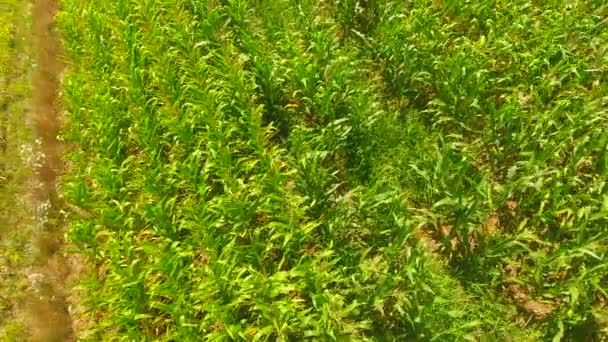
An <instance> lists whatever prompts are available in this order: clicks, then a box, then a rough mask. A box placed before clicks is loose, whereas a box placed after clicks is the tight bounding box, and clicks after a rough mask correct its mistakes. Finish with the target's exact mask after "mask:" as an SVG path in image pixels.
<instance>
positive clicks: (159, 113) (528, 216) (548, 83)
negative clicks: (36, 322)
mask: <svg viewBox="0 0 608 342" xmlns="http://www.w3.org/2000/svg"><path fill="white" fill-rule="evenodd" d="M607 10H608V9H607V7H606V6H604V5H602V4H601V3H600V2H597V3H594V2H586V3H585V4H562V3H554V4H551V5H544V4H543V5H539V4H537V5H534V4H530V3H528V2H516V3H511V2H509V3H506V2H489V1H488V2H475V3H470V2H466V3H465V2H460V1H458V2H445V3H444V2H441V1H438V2H433V3H432V4H430V3H425V2H409V3H401V2H389V1H379V0H377V1H373V0H368V1H351V0H348V1H342V0H335V1H330V2H321V1H313V0H280V1H212V0H209V1H185V0H178V1H146V0H118V1H115V2H107V1H98V0H92V1H89V2H86V3H84V2H82V1H76V0H64V1H63V12H62V13H61V15H60V17H59V21H60V24H61V28H62V32H63V36H64V42H65V50H66V52H67V58H68V60H69V61H70V65H69V70H68V73H67V74H66V76H65V79H64V84H63V97H64V106H65V109H66V110H67V112H68V118H69V123H70V124H69V127H68V129H67V130H66V131H65V133H64V139H65V140H66V141H67V142H68V143H70V144H72V145H73V146H74V148H73V152H72V153H71V154H70V160H71V163H72V171H71V173H69V175H68V176H66V177H65V182H64V191H65V194H66V197H67V198H68V199H69V200H70V201H71V202H72V203H73V204H74V205H76V206H79V207H81V208H82V209H84V211H85V212H86V213H87V215H84V216H86V218H85V217H83V215H81V214H82V210H79V211H78V212H74V213H72V225H71V228H70V231H69V237H70V238H71V240H72V241H74V242H75V243H77V244H78V246H79V247H80V251H81V253H83V254H84V255H86V256H88V258H89V259H90V261H91V262H93V263H94V264H95V265H97V269H98V272H97V276H96V277H95V278H94V279H88V280H86V281H85V282H83V286H84V287H85V288H86V289H87V290H88V292H89V293H90V294H91V295H90V297H89V299H88V300H89V306H90V309H91V312H90V314H91V316H92V317H95V327H93V328H94V329H95V330H96V331H97V334H98V335H99V336H100V337H103V338H106V339H112V338H113V337H118V336H120V337H123V338H126V339H129V340H141V339H159V340H196V339H200V338H201V336H204V338H205V339H206V340H225V339H232V340H275V339H280V340H301V339H319V340H408V339H410V340H418V339H422V340H427V339H428V340H431V339H438V340H460V339H475V340H476V339H490V340H493V339H499V340H502V339H508V338H514V339H523V338H529V339H534V338H547V339H551V338H555V339H556V340H559V339H560V337H567V338H570V339H573V338H584V339H593V338H599V337H600V336H602V335H605V334H606V315H607V314H608V313H607V311H606V309H605V307H604V303H605V301H606V300H607V299H608V298H606V297H607V293H606V290H605V289H606V288H607V287H608V284H607V282H608V267H607V266H606V265H607V263H606V243H607V241H608V233H607V232H606V230H605V227H606V224H607V223H608V222H607V218H608V216H606V213H607V212H608V193H607V190H606V188H605V180H606V175H607V167H608V165H607V164H608V159H607V158H606V149H607V143H608V135H607V134H606V133H605V132H606V128H608V127H607V126H608V121H607V118H608V115H607V114H608V113H607V112H606V104H607V103H606V101H607V98H606V96H605V94H606V93H607V92H606V91H607V89H606V82H605V81H606V80H605V78H606V71H607V70H606V65H607V64H606V62H608V54H607V53H608V50H606V46H607V44H606V42H608V30H607V28H606V21H605V20H603V18H605V16H606V14H607V13H606V11H607ZM79 213H80V214H79Z"/></svg>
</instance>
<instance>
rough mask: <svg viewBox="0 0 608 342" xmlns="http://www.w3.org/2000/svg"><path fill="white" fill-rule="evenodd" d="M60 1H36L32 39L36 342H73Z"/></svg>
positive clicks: (31, 308) (32, 307)
mask: <svg viewBox="0 0 608 342" xmlns="http://www.w3.org/2000/svg"><path fill="white" fill-rule="evenodd" d="M57 6H58V5H57V1H56V0H34V3H33V8H32V19H33V22H32V33H33V35H32V38H33V41H32V43H33V48H34V53H35V63H36V64H35V65H36V67H35V69H34V74H33V89H32V117H31V123H32V125H33V130H34V136H35V137H36V139H37V145H38V147H39V152H40V153H41V158H40V163H39V167H38V169H37V170H36V171H37V173H36V177H37V182H35V183H37V184H36V188H35V189H34V194H33V195H34V196H33V197H34V202H35V205H36V209H37V210H36V212H37V216H38V217H39V218H40V220H41V229H40V234H39V235H38V236H35V237H32V239H33V241H32V242H33V244H34V246H36V247H37V248H35V250H36V255H35V263H36V264H35V266H34V270H35V273H34V274H36V275H37V277H38V278H39V279H37V280H36V282H37V285H36V286H35V287H34V289H33V291H34V292H35V293H34V294H33V295H32V296H30V301H29V303H28V305H27V311H28V317H29V320H30V322H29V326H30V328H31V333H32V336H31V338H32V340H34V341H70V340H74V339H75V338H74V332H73V331H72V321H71V317H70V313H69V305H68V301H67V298H68V294H69V293H68V291H69V290H68V289H67V288H66V279H69V278H71V277H70V267H69V265H68V260H67V259H66V258H65V256H64V255H63V247H64V238H63V228H64V227H65V222H63V218H62V216H61V214H60V209H61V206H62V204H61V200H60V197H59V195H58V192H57V184H58V179H59V176H60V175H61V172H62V169H63V162H62V146H61V143H60V142H59V141H58V139H57V135H58V133H59V130H60V128H61V119H60V113H61V111H60V107H59V99H58V94H59V84H60V75H61V71H62V68H63V67H62V65H61V63H60V60H59V51H60V50H59V49H60V46H59V41H58V37H57V33H56V30H55V25H54V16H55V14H56V12H57Z"/></svg>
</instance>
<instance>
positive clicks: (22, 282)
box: [0, 0, 36, 341]
mask: <svg viewBox="0 0 608 342" xmlns="http://www.w3.org/2000/svg"><path fill="white" fill-rule="evenodd" d="M27 11H28V6H23V4H22V3H18V2H17V1H13V0H9V1H3V2H2V5H0V341H18V340H19V338H21V337H23V336H24V334H25V320H24V316H23V304H24V302H25V296H24V291H25V290H26V289H27V288H28V285H29V284H28V280H27V279H26V277H25V275H26V274H25V272H24V270H25V269H26V267H28V266H29V265H31V263H32V261H33V258H32V255H31V253H29V247H30V246H29V241H30V240H29V237H30V233H31V232H32V230H33V228H34V225H33V223H32V222H31V213H30V212H29V208H28V206H27V205H25V204H24V203H23V201H24V199H25V198H26V189H25V186H24V185H25V183H26V180H27V179H28V178H29V177H30V176H31V166H33V164H34V163H35V162H36V161H35V160H33V159H34V158H33V156H34V155H35V154H34V153H33V152H34V147H33V146H32V138H31V137H32V134H31V131H30V130H29V129H28V127H27V126H25V125H23V122H24V121H25V113H26V112H27V110H28V108H29V103H28V100H27V99H28V97H29V92H30V88H29V83H28V78H29V72H30V67H29V66H30V64H31V63H30V60H29V56H30V55H29V48H30V46H29V45H28V41H27V40H25V38H26V37H27V36H28V29H29V28H28V27H27V24H28V22H27V20H24V18H27Z"/></svg>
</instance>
